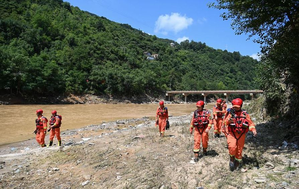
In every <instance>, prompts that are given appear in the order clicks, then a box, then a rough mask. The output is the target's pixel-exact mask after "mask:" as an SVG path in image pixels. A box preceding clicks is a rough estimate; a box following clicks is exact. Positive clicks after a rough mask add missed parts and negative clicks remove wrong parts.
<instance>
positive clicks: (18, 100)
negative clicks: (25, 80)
mask: <svg viewBox="0 0 299 189" xmlns="http://www.w3.org/2000/svg"><path fill="white" fill-rule="evenodd" d="M163 98H164V97H163ZM163 98H162V97H161V98H155V97H151V96H150V95H146V94H145V95H141V96H131V97H124V96H121V97H118V96H114V97H113V96H108V95H101V96H98V95H92V94H84V95H74V94H69V95H61V96H47V97H26V98H25V97H23V96H21V95H19V96H16V95H0V105H1V104H2V105H14V104H102V103H111V104H117V103H125V104H129V103H136V104H142V103H155V102H159V100H161V99H163ZM182 102H183V101H182V100H180V99H175V100H173V101H172V103H182Z"/></svg>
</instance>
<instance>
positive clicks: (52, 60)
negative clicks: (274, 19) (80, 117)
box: [0, 0, 257, 97]
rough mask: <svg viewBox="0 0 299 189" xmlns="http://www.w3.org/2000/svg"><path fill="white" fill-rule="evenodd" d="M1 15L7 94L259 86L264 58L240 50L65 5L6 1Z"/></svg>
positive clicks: (2, 77) (52, 0) (0, 61)
mask: <svg viewBox="0 0 299 189" xmlns="http://www.w3.org/2000/svg"><path fill="white" fill-rule="evenodd" d="M0 11H1V15H0V54H1V58H0V68H1V70H3V72H0V91H1V93H4V94H18V95H23V96H34V97H36V96H53V95H54V96H58V95H61V94H69V93H75V94H86V93H92V94H104V95H113V96H114V95H126V96H132V95H144V94H145V93H147V94H151V95H155V96H157V95H159V94H164V92H165V90H202V89H255V88H257V84H256V83H254V82H253V81H254V77H255V76H256V65H257V61H256V60H253V59H252V58H250V57H248V56H242V55H240V53H239V52H227V51H222V50H216V49H213V48H212V47H208V46H207V45H206V44H205V43H202V42H194V41H191V42H190V41H185V42H183V43H181V44H178V43H176V42H174V41H171V40H168V39H160V38H157V37H156V36H152V35H149V34H146V33H144V32H142V31H140V30H137V29H134V28H132V27H131V26H129V25H127V24H119V23H115V22H112V21H110V20H108V19H107V18H104V17H99V16H96V15H94V14H91V13H88V12H85V11H81V10H80V9H79V8H78V7H73V6H71V5H70V4H69V3H67V2H63V1H62V0H43V1H42V0H23V1H19V0H4V1H1V2H0Z"/></svg>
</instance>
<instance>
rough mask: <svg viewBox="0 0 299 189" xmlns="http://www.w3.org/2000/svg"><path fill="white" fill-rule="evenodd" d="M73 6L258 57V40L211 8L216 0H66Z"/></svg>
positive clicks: (165, 34) (159, 32) (155, 32)
mask: <svg viewBox="0 0 299 189" xmlns="http://www.w3.org/2000/svg"><path fill="white" fill-rule="evenodd" d="M64 1H67V2H69V3H70V4H71V5H72V6H77V7H79V8H80V9H81V10H84V11H88V12H90V13H93V14H96V15H98V16H103V17H106V18H107V19H109V20H111V21H114V22H118V23H122V24H129V25H131V26H132V27H133V28H136V29H139V30H142V31H144V32H145V33H148V34H151V35H156V36H157V37H159V38H167V39H171V40H174V41H177V42H181V41H184V40H186V39H188V40H189V41H191V40H193V41H195V42H202V43H206V45H208V46H210V47H212V48H215V49H222V50H227V51H229V52H233V51H239V52H240V53H241V55H244V56H246V55H248V56H252V57H253V58H256V54H257V53H258V52H260V46H259V44H256V43H253V41H252V39H250V40H247V38H248V35H235V31H234V30H233V29H232V28H231V26H230V24H231V21H230V20H229V21H224V20H223V19H222V18H221V17H220V15H221V13H222V12H223V11H220V10H218V9H214V8H208V6H207V4H208V3H210V2H214V1H215V0H180V1H179V0H148V1H144V0H64Z"/></svg>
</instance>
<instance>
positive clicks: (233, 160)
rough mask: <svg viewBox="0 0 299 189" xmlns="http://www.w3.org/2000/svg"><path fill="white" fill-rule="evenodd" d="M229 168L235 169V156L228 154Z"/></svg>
mask: <svg viewBox="0 0 299 189" xmlns="http://www.w3.org/2000/svg"><path fill="white" fill-rule="evenodd" d="M229 169H230V171H234V170H235V156H230V161H229Z"/></svg>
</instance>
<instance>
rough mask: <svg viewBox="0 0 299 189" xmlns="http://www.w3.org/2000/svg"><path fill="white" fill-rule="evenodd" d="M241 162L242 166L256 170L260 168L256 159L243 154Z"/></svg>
mask: <svg viewBox="0 0 299 189" xmlns="http://www.w3.org/2000/svg"><path fill="white" fill-rule="evenodd" d="M242 161H243V165H252V166H254V167H257V168H259V167H260V166H259V162H258V160H257V158H256V157H249V156H247V155H246V154H244V156H243V158H242Z"/></svg>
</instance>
